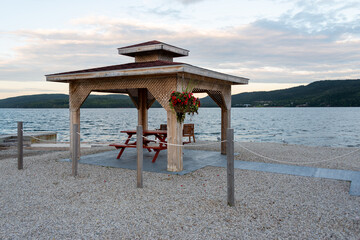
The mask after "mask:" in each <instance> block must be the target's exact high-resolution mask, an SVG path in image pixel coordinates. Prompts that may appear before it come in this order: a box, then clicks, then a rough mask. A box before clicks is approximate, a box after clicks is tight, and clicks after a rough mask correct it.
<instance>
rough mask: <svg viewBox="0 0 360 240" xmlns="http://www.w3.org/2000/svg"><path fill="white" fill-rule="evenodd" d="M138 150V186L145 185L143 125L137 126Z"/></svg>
mask: <svg viewBox="0 0 360 240" xmlns="http://www.w3.org/2000/svg"><path fill="white" fill-rule="evenodd" d="M136 150H137V177H136V183H137V184H136V186H137V187H138V188H142V187H143V127H142V126H141V125H139V126H137V128H136Z"/></svg>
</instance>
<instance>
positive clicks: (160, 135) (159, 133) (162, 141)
mask: <svg viewBox="0 0 360 240" xmlns="http://www.w3.org/2000/svg"><path fill="white" fill-rule="evenodd" d="M121 132H122V133H126V134H127V135H128V138H127V139H126V141H125V143H122V144H121V143H120V144H118V143H113V144H110V145H109V146H112V147H115V148H116V149H120V152H119V154H118V156H117V157H116V158H117V159H120V157H121V155H122V154H123V152H124V151H125V149H126V148H136V142H132V143H129V142H130V140H131V137H132V136H133V135H135V134H136V130H127V131H121ZM150 135H154V136H155V137H156V138H157V139H159V144H158V145H149V143H152V142H155V143H156V142H157V141H154V140H150V139H147V138H146V136H150ZM143 136H144V139H143V148H145V149H147V150H148V151H149V152H151V150H153V151H154V152H155V155H154V157H153V160H152V162H153V163H154V162H155V161H156V159H157V157H158V156H159V153H160V151H162V150H165V149H167V144H166V137H167V131H166V130H144V131H143Z"/></svg>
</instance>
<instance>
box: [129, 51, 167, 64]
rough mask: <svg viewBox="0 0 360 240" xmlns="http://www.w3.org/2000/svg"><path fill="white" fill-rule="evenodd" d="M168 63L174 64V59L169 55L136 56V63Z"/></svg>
mask: <svg viewBox="0 0 360 240" xmlns="http://www.w3.org/2000/svg"><path fill="white" fill-rule="evenodd" d="M157 60H161V61H167V62H172V61H173V57H172V56H171V55H169V54H164V53H160V52H159V53H153V54H150V55H149V54H146V55H137V56H135V62H152V61H157Z"/></svg>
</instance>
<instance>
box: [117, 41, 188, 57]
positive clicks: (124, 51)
mask: <svg viewBox="0 0 360 240" xmlns="http://www.w3.org/2000/svg"><path fill="white" fill-rule="evenodd" d="M156 50H163V51H167V52H171V53H173V54H174V55H175V56H177V57H183V56H188V55H189V50H186V49H182V48H178V47H174V46H171V45H167V44H164V43H158V44H152V45H145V46H137V47H129V48H118V52H119V54H120V55H126V56H134V55H135V54H136V53H141V52H149V51H156Z"/></svg>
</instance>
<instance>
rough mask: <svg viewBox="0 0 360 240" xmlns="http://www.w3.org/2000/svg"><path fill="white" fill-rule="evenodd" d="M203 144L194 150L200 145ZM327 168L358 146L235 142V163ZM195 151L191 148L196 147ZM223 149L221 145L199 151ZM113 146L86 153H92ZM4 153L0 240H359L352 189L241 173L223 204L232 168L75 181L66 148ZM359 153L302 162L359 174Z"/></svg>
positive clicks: (120, 173) (108, 174)
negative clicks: (20, 166) (20, 160)
mask: <svg viewBox="0 0 360 240" xmlns="http://www.w3.org/2000/svg"><path fill="white" fill-rule="evenodd" d="M200 144H203V142H199V143H197V145H200ZM240 145H241V146H244V147H246V148H248V149H250V150H252V151H254V152H257V153H259V154H261V155H264V156H267V157H270V158H274V159H277V160H281V161H285V162H293V163H294V162H300V161H301V162H314V161H318V160H319V161H325V160H328V159H330V158H335V157H337V156H341V155H344V154H348V153H350V152H352V151H354V149H353V148H319V147H307V146H297V145H283V144H276V143H237V144H236V145H235V146H236V148H235V152H238V153H239V155H237V156H236V159H240V160H245V161H261V162H271V161H270V160H266V159H261V158H260V157H258V156H255V155H253V154H251V153H249V152H247V151H246V150H245V149H244V148H242V147H240ZM189 148H190V147H189ZM196 148H197V149H203V150H216V149H219V145H218V144H212V145H209V146H200V147H199V146H198V147H196ZM104 150H106V149H101V148H99V149H87V150H84V151H82V153H83V154H89V153H94V152H99V151H104ZM14 151H15V150H2V151H0V216H2V217H1V218H0V226H1V228H0V239H29V238H35V239H39V238H41V239H43V238H46V239H49V238H51V239H52V238H55V239H74V238H84V239H104V238H105V239H119V238H120V239H121V238H123V239H134V238H135V239H239V238H249V239H265V238H267V239H268V238H270V239H277V238H279V239H284V238H296V239H304V238H316V239H328V238H335V239H358V238H359V236H360V197H354V196H350V195H349V194H348V192H349V185H350V183H349V182H346V181H337V180H329V179H320V178H310V177H299V176H290V175H282V174H274V173H264V172H255V171H248V170H239V169H237V170H235V186H236V190H235V199H236V207H234V208H231V207H228V206H227V205H226V169H224V168H217V167H206V168H203V169H200V170H198V171H196V172H193V173H190V174H187V175H184V176H174V175H167V174H160V173H149V172H145V173H144V188H143V189H137V188H136V187H135V186H136V184H135V177H136V172H135V171H133V170H127V169H117V168H107V167H99V166H91V165H80V166H79V177H77V178H74V177H72V176H71V175H70V174H71V163H66V162H57V161H56V160H59V159H61V158H66V157H68V156H69V153H68V152H67V151H60V152H59V151H51V152H46V151H37V152H34V151H25V154H26V157H25V159H24V170H22V171H18V170H17V169H16V166H17V165H16V158H15V157H14V156H15V155H14ZM359 159H360V152H356V153H353V154H351V155H347V156H345V157H344V158H339V159H336V160H333V161H329V162H328V161H326V162H321V163H311V164H306V165H305V164H303V163H302V164H299V163H297V164H295V165H302V166H315V167H324V168H334V169H347V170H355V171H360V163H359Z"/></svg>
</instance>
